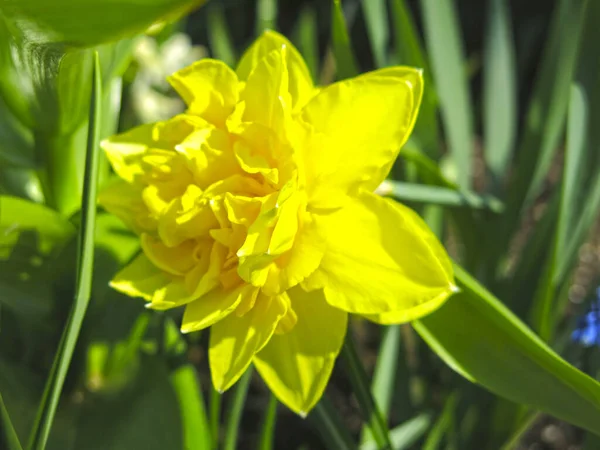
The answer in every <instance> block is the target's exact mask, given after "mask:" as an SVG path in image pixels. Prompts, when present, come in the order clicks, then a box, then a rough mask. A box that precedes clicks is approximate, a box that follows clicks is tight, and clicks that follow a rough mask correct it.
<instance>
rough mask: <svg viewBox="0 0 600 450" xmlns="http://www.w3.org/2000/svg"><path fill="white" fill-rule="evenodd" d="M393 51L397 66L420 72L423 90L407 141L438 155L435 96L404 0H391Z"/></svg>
mask: <svg viewBox="0 0 600 450" xmlns="http://www.w3.org/2000/svg"><path fill="white" fill-rule="evenodd" d="M391 6H392V20H393V24H394V35H395V50H396V54H397V58H398V62H399V64H402V65H407V66H414V67H420V68H422V69H423V78H424V79H425V90H424V91H423V100H421V107H420V108H419V116H418V117H417V123H416V124H415V129H414V131H413V134H412V135H411V139H416V140H417V141H418V143H419V145H420V146H421V147H422V148H423V150H424V151H425V152H426V153H427V154H428V155H429V156H437V155H438V154H439V137H438V121H437V106H438V103H437V101H438V100H437V96H436V93H435V88H434V86H433V82H432V78H431V70H430V68H429V64H428V62H427V60H426V58H425V55H424V52H423V47H422V45H421V42H420V40H419V35H418V33H417V27H416V24H415V21H414V19H413V17H412V15H411V13H410V10H409V8H408V7H407V5H406V1H405V0H392V2H391Z"/></svg>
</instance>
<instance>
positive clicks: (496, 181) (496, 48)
mask: <svg viewBox="0 0 600 450" xmlns="http://www.w3.org/2000/svg"><path fill="white" fill-rule="evenodd" d="M483 68H484V70H483V128H484V155H485V160H486V163H487V165H488V168H489V171H490V174H491V177H492V187H493V188H494V191H495V192H498V190H499V187H500V186H499V185H500V183H501V182H502V180H503V179H504V177H505V176H506V174H507V168H508V164H509V162H510V158H511V155H512V151H513V147H514V144H515V138H516V132H517V80H516V61H515V49H514V42H513V36H512V27H511V23H510V11H509V7H508V4H507V2H506V0H489V7H488V34H487V38H486V47H485V55H484V64H483Z"/></svg>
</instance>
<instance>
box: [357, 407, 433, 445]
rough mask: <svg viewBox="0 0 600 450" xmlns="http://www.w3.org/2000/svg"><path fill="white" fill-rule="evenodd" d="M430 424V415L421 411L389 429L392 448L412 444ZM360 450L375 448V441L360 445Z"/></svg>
mask: <svg viewBox="0 0 600 450" xmlns="http://www.w3.org/2000/svg"><path fill="white" fill-rule="evenodd" d="M430 424H431V416H430V415H429V414H426V413H423V414H419V415H418V416H416V417H413V418H412V419H410V420H407V421H406V422H404V423H402V424H400V425H398V426H397V427H394V428H392V429H391V430H390V438H391V440H392V445H393V448H394V450H405V449H409V448H412V446H413V445H414V444H415V443H416V442H417V441H418V440H419V439H420V438H421V437H422V436H423V435H424V434H425V433H426V432H427V430H428V429H429V425H430ZM360 450H377V445H376V444H375V442H368V443H366V444H364V445H361V446H360Z"/></svg>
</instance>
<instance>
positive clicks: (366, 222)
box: [100, 32, 455, 415]
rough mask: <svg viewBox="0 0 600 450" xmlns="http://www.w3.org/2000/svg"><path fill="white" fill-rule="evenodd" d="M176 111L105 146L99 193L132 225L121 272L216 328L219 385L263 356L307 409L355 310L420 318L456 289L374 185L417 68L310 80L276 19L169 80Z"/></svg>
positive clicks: (188, 325) (380, 317)
mask: <svg viewBox="0 0 600 450" xmlns="http://www.w3.org/2000/svg"><path fill="white" fill-rule="evenodd" d="M169 81H170V83H171V84H172V86H173V87H174V88H175V90H176V91H177V92H178V93H179V95H181V97H182V98H183V99H184V101H185V102H186V104H187V111H186V112H185V113H184V114H181V115H178V116H175V117H173V118H172V119H170V120H167V121H163V122H158V123H154V124H150V125H143V126H141V127H138V128H135V129H133V130H131V131H128V132H126V133H123V134H121V135H117V136H114V137H112V138H110V139H108V140H107V141H105V142H104V143H103V148H104V150H105V151H106V153H107V155H108V158H109V160H110V162H111V164H112V167H113V169H114V170H115V172H116V173H117V175H118V176H119V177H120V179H118V181H116V182H114V183H112V184H110V185H109V186H107V187H106V188H105V189H104V190H103V192H102V194H101V199H100V200H101V203H102V205H104V207H105V208H106V209H108V210H109V211H111V212H112V213H114V214H115V215H117V216H118V217H120V218H121V219H122V220H123V221H125V222H126V223H127V224H129V226H130V227H131V228H132V229H133V230H135V231H136V232H137V233H139V235H140V241H141V247H142V252H141V253H140V255H139V256H138V257H137V258H135V259H134V260H133V261H132V262H131V263H130V264H129V265H128V266H127V267H125V268H124V269H123V270H122V271H121V272H119V273H118V274H117V275H116V276H115V278H114V280H113V281H112V286H113V287H114V288H115V289H117V290H119V291H120V292H123V293H125V294H127V295H130V296H135V297H142V298H144V299H145V300H146V301H148V303H147V306H148V307H149V308H152V309H157V310H163V309H169V308H175V307H179V306H184V307H185V312H184V314H183V323H182V326H181V330H182V331H183V332H185V333H188V332H192V331H197V330H201V329H204V328H207V327H209V326H210V327H211V332H210V348H209V362H210V368H211V374H212V380H213V384H214V386H215V388H216V389H217V390H219V391H224V390H226V389H228V388H229V387H230V386H231V385H232V384H234V383H235V382H236V381H237V380H238V379H239V377H240V376H241V375H242V374H243V372H244V371H245V370H246V369H247V368H248V366H249V365H250V364H254V366H255V367H256V369H257V370H258V372H259V373H260V375H261V376H262V378H263V379H264V381H265V382H266V384H267V385H268V386H269V387H270V389H271V390H272V391H273V392H274V393H275V395H276V396H277V397H278V399H279V400H280V401H281V402H282V403H284V404H286V405H287V406H288V407H289V408H291V409H292V410H294V411H296V412H298V413H300V414H302V415H305V414H306V413H307V412H308V411H309V410H310V409H311V408H312V407H313V406H314V405H315V404H316V402H317V401H318V400H319V398H320V397H321V395H322V393H323V390H324V389H325V386H326V384H327V381H328V379H329V377H330V375H331V371H332V368H333V365H334V362H335V359H336V357H337V355H338V353H339V351H340V348H341V346H342V343H343V340H344V336H345V333H346V329H347V325H348V323H347V322H348V313H352V314H357V315H361V316H363V317H366V318H367V319H369V320H372V321H375V322H377V323H381V324H392V323H401V322H406V321H410V320H413V319H417V318H419V317H421V316H423V315H425V314H427V313H429V312H431V311H433V310H434V309H436V308H437V307H438V306H440V304H442V303H443V302H444V300H445V299H446V298H448V296H449V295H450V294H451V293H452V292H453V290H454V289H455V287H454V281H453V272H452V267H451V264H450V262H449V259H448V257H447V255H446V252H445V251H444V249H443V247H442V246H441V244H440V243H439V242H438V240H437V239H436V237H435V236H434V235H433V234H432V233H431V232H430V231H429V230H428V228H427V226H426V225H425V224H424V222H423V221H422V220H421V219H420V218H419V217H418V215H417V214H415V213H414V212H413V211H411V210H410V209H409V208H407V207H405V206H402V205H400V204H398V203H395V202H393V201H391V200H389V199H384V198H382V197H380V196H378V195H376V194H374V193H373V191H374V190H375V189H376V188H377V187H378V186H379V184H380V183H381V182H382V181H383V180H384V178H385V177H386V175H387V174H388V172H389V170H390V167H391V166H392V164H393V162H394V160H395V158H396V156H397V154H398V152H399V150H400V148H401V147H402V145H403V144H404V143H405V142H406V140H407V138H408V136H409V134H410V132H411V130H412V128H413V125H414V122H415V119H416V117H417V111H418V109H419V104H420V101H421V94H422V91H423V79H422V76H421V72H420V71H419V70H417V69H413V68H408V67H391V68H386V69H381V70H377V71H374V72H370V73H366V74H364V75H361V76H358V77H356V78H354V79H350V80H344V81H341V82H338V83H334V84H332V85H330V86H327V87H315V86H314V85H313V83H312V81H311V78H310V75H309V72H308V70H307V68H306V65H305V63H304V61H303V59H302V57H301V56H300V54H299V53H298V51H297V50H296V49H295V48H294V47H293V46H292V45H291V44H290V42H289V41H288V40H287V39H285V38H284V37H283V36H281V35H279V34H277V33H274V32H266V33H265V34H263V35H262V36H261V37H260V38H259V39H258V40H257V41H256V42H255V43H254V44H253V45H252V46H251V47H250V48H249V50H248V51H247V52H246V53H245V55H244V56H243V58H242V60H241V61H240V64H239V66H238V67H237V69H236V70H235V71H233V70H232V69H230V68H229V67H227V66H226V65H225V64H224V63H222V62H220V61H215V60H210V59H204V60H201V61H198V62H196V63H194V64H193V65H191V66H190V67H187V68H185V69H183V70H181V71H179V72H177V73H175V74H174V75H173V76H171V77H170V79H169Z"/></svg>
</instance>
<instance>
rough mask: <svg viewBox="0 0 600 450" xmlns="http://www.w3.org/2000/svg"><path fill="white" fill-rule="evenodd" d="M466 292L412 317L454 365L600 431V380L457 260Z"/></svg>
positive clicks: (511, 396)
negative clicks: (581, 368) (575, 363)
mask: <svg viewBox="0 0 600 450" xmlns="http://www.w3.org/2000/svg"><path fill="white" fill-rule="evenodd" d="M454 271H455V277H456V281H457V283H458V285H459V287H460V288H461V289H462V292H461V293H459V294H456V295H454V296H453V297H452V298H451V299H449V300H448V301H447V302H446V303H445V304H444V305H443V306H442V307H441V308H439V309H438V310H437V311H435V312H434V313H432V314H430V315H429V316H427V317H425V318H424V319H421V320H419V321H416V322H414V328H415V329H416V330H417V332H418V333H419V334H420V335H421V336H422V337H423V339H424V340H425V341H426V342H427V343H428V344H429V346H430V347H431V348H432V349H433V350H434V351H435V352H436V353H437V354H438V355H439V356H440V357H441V358H442V359H443V360H444V361H445V362H446V363H447V364H448V365H449V366H450V367H452V368H453V369H454V370H456V371H457V372H458V373H460V374H461V375H463V376H464V377H466V378H467V379H469V380H471V381H473V382H477V383H479V384H481V385H482V386H483V387H485V388H487V389H489V390H490V391H492V392H493V393H495V394H497V395H500V396H502V397H505V398H507V399H508V400H511V401H514V402H516V403H520V404H525V405H529V406H531V407H533V408H536V409H540V410H542V411H544V412H547V413H549V414H552V415H554V416H556V417H558V418H560V419H563V420H566V421H568V422H571V423H573V424H574V425H577V426H580V427H582V428H586V429H588V430H590V431H593V432H595V433H600V425H599V424H600V384H598V383H597V382H596V381H594V380H593V379H592V378H590V377H589V376H587V375H586V374H584V373H582V372H580V371H579V370H578V369H576V368H575V367H573V366H571V365H570V364H568V363H567V362H566V361H564V360H563V359H562V358H560V356H558V355H557V354H556V353H554V352H553V351H552V350H551V349H550V348H549V347H548V346H547V345H546V344H544V342H543V341H542V340H541V339H540V338H539V337H538V336H536V335H535V334H534V333H533V332H532V331H531V330H529V329H528V328H527V327H526V326H525V325H524V324H523V323H522V322H521V321H519V319H518V318H516V317H515V316H514V315H513V314H512V313H511V312H510V311H509V310H508V309H507V308H506V307H505V306H503V305H502V303H501V302H500V301H499V300H498V299H496V298H495V297H494V296H493V295H492V294H491V293H490V292H488V291H487V290H486V289H485V288H484V287H483V286H481V285H480V284H479V283H478V282H477V281H476V280H475V279H473V278H472V277H471V276H470V275H469V274H468V273H466V272H465V271H464V270H463V269H462V268H461V267H459V266H457V265H454Z"/></svg>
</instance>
